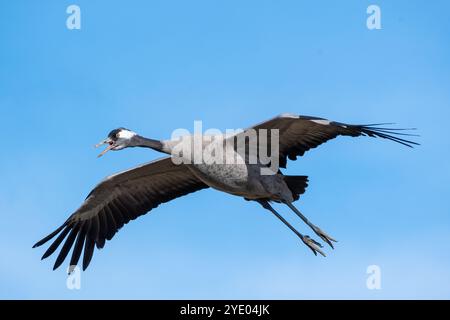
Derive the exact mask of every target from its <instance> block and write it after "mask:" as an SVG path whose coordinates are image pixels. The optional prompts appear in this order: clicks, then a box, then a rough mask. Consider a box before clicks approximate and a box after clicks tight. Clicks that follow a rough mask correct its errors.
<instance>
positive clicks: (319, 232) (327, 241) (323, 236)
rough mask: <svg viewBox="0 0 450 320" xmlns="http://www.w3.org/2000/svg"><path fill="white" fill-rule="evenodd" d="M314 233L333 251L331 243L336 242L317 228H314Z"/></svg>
mask: <svg viewBox="0 0 450 320" xmlns="http://www.w3.org/2000/svg"><path fill="white" fill-rule="evenodd" d="M314 231H315V233H316V234H317V235H318V236H319V237H320V238H321V239H322V240H323V241H325V242H326V243H327V244H328V245H329V246H330V247H331V248H333V249H334V246H333V243H332V241H333V242H337V240H335V239H333V238H332V237H330V236H329V235H328V234H326V233H325V231H322V229H320V228H318V227H315V228H314Z"/></svg>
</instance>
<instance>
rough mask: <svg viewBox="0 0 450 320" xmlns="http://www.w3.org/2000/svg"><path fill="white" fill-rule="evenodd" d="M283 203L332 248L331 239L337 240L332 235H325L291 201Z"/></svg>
mask: <svg viewBox="0 0 450 320" xmlns="http://www.w3.org/2000/svg"><path fill="white" fill-rule="evenodd" d="M285 203H286V205H287V206H288V207H289V208H291V210H292V211H294V212H295V214H296V215H298V216H299V217H300V219H302V220H303V221H304V222H305V223H306V224H307V225H308V226H309V227H310V228H311V229H312V230H313V231H314V233H315V234H317V235H318V236H319V237H320V238H321V239H322V240H323V241H325V242H326V243H328V245H329V246H330V247H331V248H333V249H334V247H333V244H332V243H331V241H333V242H337V241H336V240H334V239H333V238H332V237H330V236H329V235H327V234H326V233H325V232H324V231H322V230H321V229H320V228H319V227H317V226H315V225H314V224H312V223H311V222H310V221H309V220H308V219H307V218H306V217H305V216H304V215H303V214H302V213H301V212H300V211H299V210H298V209H297V208H296V207H294V205H293V204H292V203H291V202H285Z"/></svg>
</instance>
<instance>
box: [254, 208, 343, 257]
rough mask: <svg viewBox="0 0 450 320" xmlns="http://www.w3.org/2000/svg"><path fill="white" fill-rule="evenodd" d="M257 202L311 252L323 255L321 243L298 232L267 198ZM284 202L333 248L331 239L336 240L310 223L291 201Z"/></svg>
mask: <svg viewBox="0 0 450 320" xmlns="http://www.w3.org/2000/svg"><path fill="white" fill-rule="evenodd" d="M257 202H258V203H260V204H261V205H262V206H263V208H265V209H267V210H269V211H270V212H272V213H273V214H274V215H275V216H276V217H277V218H278V219H280V220H281V222H283V223H284V224H285V225H286V226H287V227H288V228H289V229H291V230H292V231H293V232H294V233H295V234H296V235H297V236H298V237H299V238H300V239H301V240H302V241H303V243H304V244H306V245H307V246H308V248H310V249H311V250H312V252H313V253H314V254H315V255H317V253H320V254H321V255H323V256H325V254H324V253H323V252H322V250H320V248H322V245H321V244H320V243H318V242H317V241H315V240H314V239H311V238H310V237H309V236H307V235H303V234H301V233H300V232H298V231H297V230H296V229H295V228H294V227H293V226H292V225H291V224H290V223H289V222H287V221H286V219H284V218H283V217H282V216H281V215H280V214H279V213H278V212H277V211H275V209H274V208H273V207H272V206H271V205H270V203H269V202H268V201H267V200H257ZM285 204H286V205H287V206H288V207H289V208H291V210H292V211H294V212H295V214H296V215H297V216H299V217H300V219H302V220H303V221H304V222H305V223H306V224H307V225H308V226H309V227H310V228H311V229H312V230H313V231H314V233H315V234H317V235H318V236H319V237H320V238H321V239H322V240H323V241H325V242H326V243H328V245H329V246H330V247H331V248H333V249H334V247H333V244H332V241H333V242H336V240H334V239H333V238H332V237H330V236H329V235H327V234H326V233H325V232H324V231H322V229H320V228H319V227H317V226H315V225H314V224H312V223H311V222H310V221H309V220H308V219H307V218H306V217H305V216H304V215H303V214H302V213H301V212H300V211H299V210H298V209H297V208H296V207H294V205H293V204H292V203H291V202H285Z"/></svg>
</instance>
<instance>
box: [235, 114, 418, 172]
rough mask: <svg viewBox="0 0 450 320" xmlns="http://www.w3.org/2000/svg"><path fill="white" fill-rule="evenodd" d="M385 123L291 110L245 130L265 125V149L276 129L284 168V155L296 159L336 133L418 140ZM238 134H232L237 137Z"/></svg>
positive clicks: (281, 165) (402, 142) (280, 159)
mask: <svg viewBox="0 0 450 320" xmlns="http://www.w3.org/2000/svg"><path fill="white" fill-rule="evenodd" d="M380 125H386V124H369V125H352V124H346V123H340V122H335V121H329V120H327V119H323V118H317V117H308V116H299V115H294V114H282V115H280V116H278V117H275V118H273V119H270V120H268V121H265V122H262V123H260V124H257V125H255V126H253V127H251V128H248V129H246V130H244V132H243V133H240V134H245V133H246V132H247V131H248V130H251V129H254V130H255V131H256V134H258V136H259V134H260V131H259V130H260V129H266V130H267V134H268V135H269V137H268V138H267V144H268V145H267V150H269V151H270V150H271V146H270V142H271V139H270V130H271V129H278V130H279V165H280V167H282V168H286V164H287V159H289V160H296V159H297V156H303V154H304V153H305V152H306V151H308V150H310V149H312V148H315V147H317V146H319V145H321V144H322V143H324V142H327V141H328V140H331V139H334V138H336V137H337V136H351V137H359V136H369V137H378V138H384V139H389V140H392V141H395V142H397V143H400V144H403V145H405V146H408V147H413V145H418V143H416V142H413V141H409V140H406V139H403V138H401V137H400V136H412V135H411V134H406V133H402V131H403V130H407V129H393V128H384V127H379V126H380ZM236 137H237V136H235V137H234V138H235V139H236Z"/></svg>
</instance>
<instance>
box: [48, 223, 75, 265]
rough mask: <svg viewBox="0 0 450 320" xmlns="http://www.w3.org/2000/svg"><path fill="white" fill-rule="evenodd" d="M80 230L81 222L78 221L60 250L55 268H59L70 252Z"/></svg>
mask: <svg viewBox="0 0 450 320" xmlns="http://www.w3.org/2000/svg"><path fill="white" fill-rule="evenodd" d="M78 231H79V223H76V224H75V225H74V226H73V227H72V230H71V231H70V234H69V236H68V237H67V239H66V242H64V245H63V247H62V248H61V251H60V252H59V255H58V257H57V258H56V261H55V264H54V266H53V270H55V269H57V268H58V267H59V266H60V265H61V264H62V263H63V262H64V260H65V259H66V257H67V254H68V253H69V250H70V248H71V247H72V245H73V242H74V241H75V237H76V236H77V234H78Z"/></svg>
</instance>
